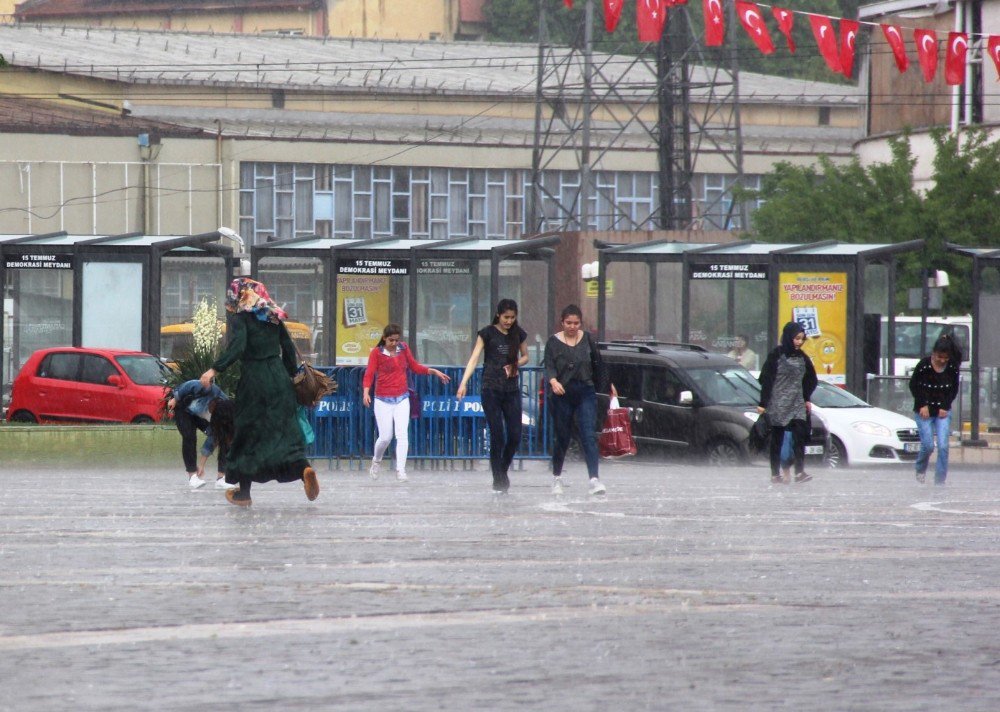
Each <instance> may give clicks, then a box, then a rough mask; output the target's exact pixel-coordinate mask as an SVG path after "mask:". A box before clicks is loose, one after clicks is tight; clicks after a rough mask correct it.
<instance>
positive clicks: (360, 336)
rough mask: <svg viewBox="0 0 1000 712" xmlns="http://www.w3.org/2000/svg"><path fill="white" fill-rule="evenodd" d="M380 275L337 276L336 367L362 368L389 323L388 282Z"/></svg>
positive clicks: (386, 277) (387, 277)
mask: <svg viewBox="0 0 1000 712" xmlns="http://www.w3.org/2000/svg"><path fill="white" fill-rule="evenodd" d="M390 279H391V277H389V276H385V275H380V274H340V275H338V276H337V345H336V351H335V358H336V364H337V365H338V366H363V365H365V364H366V363H368V353H369V352H370V351H371V350H372V347H373V346H375V344H377V343H378V340H379V339H380V338H382V329H384V328H385V325H386V324H388V323H389V280H390Z"/></svg>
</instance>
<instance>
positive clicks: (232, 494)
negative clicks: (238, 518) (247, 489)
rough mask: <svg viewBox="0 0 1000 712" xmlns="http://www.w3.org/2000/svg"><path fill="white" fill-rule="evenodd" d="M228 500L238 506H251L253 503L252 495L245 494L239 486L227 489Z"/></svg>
mask: <svg viewBox="0 0 1000 712" xmlns="http://www.w3.org/2000/svg"><path fill="white" fill-rule="evenodd" d="M241 495H242V496H241ZM226 500H227V501H228V502H229V503H230V504H235V505H236V506H237V507H249V506H250V505H251V504H253V500H251V499H250V495H248V494H243V493H242V492H240V490H239V489H238V488H237V489H231V490H226Z"/></svg>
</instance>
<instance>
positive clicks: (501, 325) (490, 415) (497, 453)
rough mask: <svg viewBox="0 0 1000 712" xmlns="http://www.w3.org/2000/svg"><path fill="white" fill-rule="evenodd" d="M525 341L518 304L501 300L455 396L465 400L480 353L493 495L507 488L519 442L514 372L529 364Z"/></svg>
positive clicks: (517, 390) (518, 392)
mask: <svg viewBox="0 0 1000 712" xmlns="http://www.w3.org/2000/svg"><path fill="white" fill-rule="evenodd" d="M527 338H528V334H527V333H525V331H524V329H522V328H521V327H520V326H518V323H517V302H515V301H514V300H513V299H501V300H500V301H499V303H498V304H497V310H496V314H495V315H494V317H493V322H492V323H491V324H490V325H489V326H484V327H483V328H482V329H480V331H479V334H478V335H477V336H476V345H475V346H474V347H473V349H472V356H470V357H469V363H468V364H466V366H465V373H464V374H463V375H462V382H461V383H460V384H459V385H458V392H457V394H456V395H457V396H458V399H459V400H461V399H462V398H465V394H466V386H467V385H468V383H469V379H470V378H471V377H472V373H473V372H474V371H475V370H476V364H477V363H479V355H480V354H483V385H482V399H483V412H484V413H485V414H486V423H487V425H488V426H489V429H490V469H491V470H492V471H493V491H494V492H506V491H507V490H508V489H509V488H510V478H509V477H508V475H507V473H508V471H509V470H510V464H511V462H513V461H514V454H515V453H516V452H517V447H518V445H520V443H521V388H520V385H519V379H518V377H517V373H518V368H519V367H520V366H523V365H524V364H526V363H527V362H528V346H527V343H526V341H527ZM505 433H506V434H505Z"/></svg>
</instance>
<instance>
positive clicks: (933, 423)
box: [910, 334, 962, 485]
mask: <svg viewBox="0 0 1000 712" xmlns="http://www.w3.org/2000/svg"><path fill="white" fill-rule="evenodd" d="M961 365H962V350H961V349H960V348H958V344H956V343H955V341H954V339H952V337H951V336H949V335H947V334H942V335H941V336H940V337H938V340H937V341H935V342H934V348H932V349H931V355H930V356H925V357H924V358H922V359H920V361H919V362H917V365H916V367H915V368H914V369H913V375H912V376H910V393H912V394H913V419H914V420H915V421H916V423H917V432H919V433H920V454H919V455H917V461H916V462H915V463H914V464H915V466H916V474H917V482H923V481H924V478H925V477H926V475H927V465H928V462H929V461H930V457H931V453H933V452H934V441H935V440H936V441H937V451H938V454H937V461H936V462H935V463H934V484H936V485H943V484H944V483H945V480H947V479H948V438H949V437H951V404H952V401H954V400H955V396H957V395H958V371H959V367H960V366H961Z"/></svg>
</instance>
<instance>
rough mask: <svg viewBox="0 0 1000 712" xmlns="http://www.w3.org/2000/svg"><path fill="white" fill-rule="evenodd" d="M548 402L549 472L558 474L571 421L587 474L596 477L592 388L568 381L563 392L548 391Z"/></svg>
mask: <svg viewBox="0 0 1000 712" xmlns="http://www.w3.org/2000/svg"><path fill="white" fill-rule="evenodd" d="M549 394H550V399H549V400H550V401H551V403H552V418H553V420H554V421H555V430H556V444H555V449H554V450H553V452H552V474H553V475H555V476H556V477H558V476H559V475H561V474H562V468H563V461H564V460H565V459H566V450H567V449H569V440H570V437H571V435H572V432H573V420H574V416H575V419H576V429H577V433H578V434H579V436H580V447H581V449H582V450H583V458H584V459H585V460H586V461H587V474H588V475H589V476H590V477H597V436H596V435H595V434H594V429H595V428H596V427H597V393H595V392H594V387H593V386H592V385H588V384H586V383H581V382H580V381H570V382H569V383H568V384H567V385H566V394H565V395H562V396H557V395H555V394H554V393H552V391H549Z"/></svg>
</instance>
